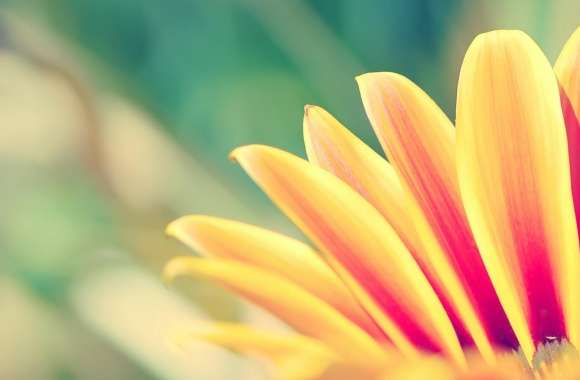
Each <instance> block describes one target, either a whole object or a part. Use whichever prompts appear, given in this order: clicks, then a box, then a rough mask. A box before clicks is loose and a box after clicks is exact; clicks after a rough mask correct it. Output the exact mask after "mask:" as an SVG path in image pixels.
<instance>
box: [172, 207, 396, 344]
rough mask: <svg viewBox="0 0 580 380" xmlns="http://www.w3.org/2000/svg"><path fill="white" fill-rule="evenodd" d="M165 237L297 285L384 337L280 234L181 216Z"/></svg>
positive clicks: (331, 276) (313, 256) (322, 266)
mask: <svg viewBox="0 0 580 380" xmlns="http://www.w3.org/2000/svg"><path fill="white" fill-rule="evenodd" d="M167 233H168V234H169V235H172V236H174V237H176V238H177V239H179V240H181V241H182V242H184V243H185V244H187V245H188V246H190V247H191V248H193V249H194V250H196V251H198V252H199V253H202V254H205V255H209V256H214V257H220V258H225V259H232V260H237V261H241V262H245V263H248V264H252V265H256V266H258V267H260V268H262V269H265V270H268V271H270V272H273V273H276V274H279V275H281V276H282V277H285V278H286V279H288V280H290V281H292V282H294V283H295V284H297V285H300V286H301V287H303V288H304V289H305V290H307V291H308V292H310V293H311V294H313V295H315V296H317V297H319V298H320V299H322V300H323V301H326V302H328V303H329V304H330V305H332V306H334V307H335V308H336V309H337V310H339V311H340V312H341V313H343V314H344V315H345V316H347V317H348V318H349V319H351V320H352V321H353V322H355V323H357V324H358V325H359V326H361V327H363V328H364V329H365V331H367V332H369V333H370V334H371V335H372V336H374V337H375V338H378V339H384V338H385V336H384V334H383V333H382V331H380V330H379V329H378V328H377V326H376V324H375V323H374V322H373V321H372V320H371V319H370V318H369V317H368V315H367V314H366V313H365V312H364V310H362V309H361V307H360V305H359V304H358V303H357V302H356V300H355V299H354V298H353V296H352V295H351V294H350V292H349V291H348V289H347V288H346V287H345V285H344V284H343V283H342V282H341V281H340V279H339V278H338V277H337V276H336V274H335V273H334V272H333V271H332V270H331V269H330V268H329V267H328V265H326V263H324V261H323V260H322V259H321V258H320V257H319V256H318V254H317V253H316V252H315V251H314V250H312V249H311V248H310V247H309V246H307V245H306V244H304V243H301V242H299V241H297V240H294V239H291V238H289V237H286V236H284V235H281V234H277V233H274V232H271V231H268V230H265V229H262V228H258V227H255V226H251V225H248V224H244V223H240V222H235V221H232V220H226V219H220V218H215V217H210V216H203V215H193V216H185V217H182V218H180V219H177V220H176V221H174V222H172V223H171V224H170V225H169V226H168V227H167Z"/></svg>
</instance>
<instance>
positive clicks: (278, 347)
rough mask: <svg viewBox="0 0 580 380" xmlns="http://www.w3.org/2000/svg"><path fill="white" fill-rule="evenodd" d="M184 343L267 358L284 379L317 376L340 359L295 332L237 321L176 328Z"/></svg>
mask: <svg viewBox="0 0 580 380" xmlns="http://www.w3.org/2000/svg"><path fill="white" fill-rule="evenodd" d="M175 337H176V341H177V343H179V344H180V345H183V344H185V343H187V342H188V341H190V340H192V339H201V340H205V341H207V342H211V343H214V344H217V345H220V346H222V347H224V348H228V349H231V350H234V351H237V352H240V353H242V354H244V355H247V356H254V357H257V358H262V359H266V360H267V361H269V362H271V363H272V364H273V365H274V367H275V368H274V375H275V376H276V378H277V379H284V380H309V379H318V378H319V377H320V376H321V375H322V374H323V373H324V372H325V371H326V370H327V368H328V367H330V366H331V365H332V364H333V363H335V362H337V361H339V360H340V359H339V358H338V357H337V356H336V354H335V353H334V352H333V351H332V350H331V349H329V348H328V347H327V346H326V345H325V344H323V343H322V342H319V341H317V340H314V339H311V338H308V337H306V336H303V335H298V334H280V333H274V332H270V331H265V330H258V329H256V328H253V327H250V326H245V325H240V324H236V323H224V322H222V323H212V324H200V325H198V326H195V327H192V328H189V329H187V330H185V329H184V330H183V331H179V332H178V335H176V336H175Z"/></svg>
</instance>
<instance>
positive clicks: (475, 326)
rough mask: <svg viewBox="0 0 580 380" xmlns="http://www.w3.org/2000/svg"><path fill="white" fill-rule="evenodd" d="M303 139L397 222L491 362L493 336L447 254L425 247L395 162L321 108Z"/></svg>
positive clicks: (315, 157) (308, 114)
mask: <svg viewBox="0 0 580 380" xmlns="http://www.w3.org/2000/svg"><path fill="white" fill-rule="evenodd" d="M304 140H305V144H306V151H307V153H308V158H309V160H310V161H311V162H314V163H316V164H317V165H319V166H320V167H322V168H324V169H326V170H328V171H329V172H331V173H333V174H334V175H336V176H337V177H338V178H340V179H342V180H343V181H345V182H346V183H348V184H349V185H350V186H351V187H352V188H353V189H355V190H357V191H358V192H359V193H360V194H361V195H362V196H363V197H365V199H367V200H368V201H369V202H370V203H371V204H372V205H374V206H375V207H376V208H377V210H378V211H379V212H380V213H381V214H382V215H383V216H384V217H385V219H386V220H387V221H388V222H389V224H391V225H392V226H393V229H394V230H395V231H396V232H397V234H398V235H399V236H400V237H401V240H402V241H403V242H404V243H405V245H406V246H407V248H408V249H409V251H410V252H411V254H412V255H413V257H414V258H415V259H416V260H417V262H418V264H419V265H420V267H421V268H422V270H423V271H424V272H425V274H426V275H427V278H428V279H429V282H430V283H431V285H432V286H433V287H434V289H435V291H436V292H437V294H438V295H439V296H440V298H441V299H442V301H443V302H444V305H445V306H446V310H447V313H448V314H449V316H450V318H451V319H452V321H453V322H454V326H455V328H456V330H457V331H458V333H460V334H461V335H465V334H466V333H465V331H464V328H463V326H464V325H465V326H467V329H468V330H469V332H470V335H471V336H473V337H474V340H475V342H476V345H477V346H478V347H479V348H480V351H481V352H482V353H483V355H484V356H485V357H486V358H488V359H489V360H493V356H494V355H493V350H492V348H491V344H490V342H489V339H488V338H487V336H486V333H485V331H484V330H483V327H482V324H481V322H480V321H479V319H478V317H477V315H476V312H475V310H474V309H473V306H472V305H471V302H470V301H469V299H468V296H467V294H466V293H465V291H464V289H463V286H462V284H461V282H460V281H459V279H458V277H457V275H456V274H455V271H454V270H453V268H452V267H451V266H450V265H449V262H448V260H447V258H446V257H445V256H444V255H443V253H442V251H440V250H436V249H434V247H433V246H432V245H427V246H426V247H422V246H421V236H420V235H419V233H418V232H417V227H418V226H417V224H418V223H416V222H414V220H415V221H417V218H413V212H412V211H411V210H410V207H409V206H410V205H409V201H408V198H407V197H406V194H405V193H404V191H403V189H402V187H401V184H400V182H399V179H398V177H397V174H396V173H395V171H394V169H393V168H392V167H391V165H390V164H389V163H388V162H387V161H386V160H384V159H383V158H382V157H380V156H379V155H378V154H377V153H375V152H374V151H373V150H372V149H371V148H369V147H368V146H367V145H366V144H364V143H363V142H362V141H361V140H359V139H358V138H357V137H356V136H354V135H353V134H352V133H351V132H349V131H348V130H347V129H346V128H344V127H343V126H342V125H341V124H340V123H339V122H338V121H337V120H336V119H335V118H334V117H332V115H330V114H329V113H328V112H326V111H325V110H323V109H322V108H320V107H315V106H307V107H306V108H305V115H304ZM413 219H414V220H413ZM441 279H444V280H443V281H442V280H441ZM447 305H452V306H447Z"/></svg>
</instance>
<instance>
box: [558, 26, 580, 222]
mask: <svg viewBox="0 0 580 380" xmlns="http://www.w3.org/2000/svg"><path fill="white" fill-rule="evenodd" d="M554 70H555V72H556V76H557V77H558V82H559V84H560V103H561V105H562V113H563V115H564V123H565V124H566V135H567V138H568V155H569V159H570V177H571V181H572V198H573V200H574V209H575V210H576V225H578V224H580V28H578V29H576V32H574V34H572V37H570V39H569V40H568V42H567V43H566V45H565V46H564V49H562V52H561V53H560V56H559V57H558V60H557V61H556V65H555V66H554Z"/></svg>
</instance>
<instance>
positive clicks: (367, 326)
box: [165, 29, 580, 379]
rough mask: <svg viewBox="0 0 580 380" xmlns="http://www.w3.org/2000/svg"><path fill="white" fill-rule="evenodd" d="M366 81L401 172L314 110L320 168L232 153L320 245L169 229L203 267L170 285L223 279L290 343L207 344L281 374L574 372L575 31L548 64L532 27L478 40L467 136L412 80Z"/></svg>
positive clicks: (172, 269) (466, 103) (579, 35)
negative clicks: (290, 331)
mask: <svg viewBox="0 0 580 380" xmlns="http://www.w3.org/2000/svg"><path fill="white" fill-rule="evenodd" d="M357 82H358V85H359V88H360V91H361V95H362V100H363V104H364V107H365V110H366V113H367V115H368V118H369V120H370V122H371V125H372V127H373V129H374V131H375V133H376V135H377V136H378V138H379V140H380V143H381V145H382V147H383V149H384V151H385V153H386V155H387V157H388V159H389V161H387V160H385V159H383V158H382V157H381V156H380V155H379V154H377V153H375V152H374V151H373V150H372V149H371V148H369V147H368V146H366V145H365V144H364V143H363V142H362V141H361V140H359V139H358V138H357V137H355V136H354V135H353V134H352V133H350V132H349V131H348V130H347V129H346V128H345V127H343V126H342V125H341V124H340V122H339V121H337V120H336V119H335V118H334V117H333V116H332V115H331V114H329V113H328V112H326V111H325V110H323V109H322V108H320V107H316V106H306V107H305V114H304V139H305V145H306V151H307V155H308V161H305V160H303V159H301V158H298V157H296V156H294V155H292V154H290V153H286V152H284V151H281V150H278V149H275V148H271V147H267V146H260V145H250V146H244V147H240V148H237V149H236V150H234V151H233V152H232V154H231V157H232V159H234V160H235V161H237V162H238V163H239V164H240V165H241V166H242V168H243V169H244V170H245V171H246V172H247V173H248V174H249V176H250V177H251V178H252V179H253V180H254V181H255V182H256V183H257V184H258V186H260V187H261V188H262V189H263V190H264V192H265V193H266V194H267V195H268V196H269V197H270V198H271V199H272V200H273V202H274V203H275V204H276V205H277V206H278V207H279V208H280V209H281V210H282V211H283V212H284V213H285V214H286V215H287V216H288V217H289V218H290V219H291V220H292V221H293V222H294V223H295V224H296V226H298V227H299V228H300V229H301V230H302V232H304V234H305V235H306V236H307V237H308V238H309V239H310V241H311V242H312V243H313V246H314V247H316V248H311V247H310V246H308V245H306V244H304V243H302V242H299V241H296V240H294V239H291V238H289V237H286V236H282V235H280V234H277V233H274V232H271V231H267V230H264V229H261V228H258V227H254V226H250V225H247V224H243V223H239V222H234V221H229V220H223V219H218V218H213V217H207V216H188V217H183V218H181V219H178V220H177V221H175V222H173V223H171V224H170V226H169V227H168V233H169V234H170V235H173V236H175V237H177V238H178V239H179V240H181V241H183V242H185V243H186V244H188V245H190V246H191V247H192V248H194V249H195V250H196V251H198V252H200V253H202V254H203V255H204V256H205V257H204V258H193V257H179V258H175V259H173V260H172V261H171V262H169V263H168V265H167V267H166V270H165V274H166V276H167V277H168V278H173V277H175V276H178V275H183V274H190V275H195V276H199V277H203V278H207V279H210V280H214V281H216V282H218V283H221V284H222V285H224V286H225V287H227V288H229V289H231V290H233V291H234V292H236V293H238V294H240V295H242V296H243V297H245V298H247V299H249V300H250V301H252V302H254V303H256V304H258V305H261V306H263V307H264V308H265V309H267V310H269V311H270V312H272V313H273V314H275V315H276V316H278V317H279V318H280V319H282V320H284V321H285V322H286V323H288V324H289V325H290V326H292V327H293V328H294V329H295V330H296V335H291V336H286V335H276V334H273V333H267V332H265V331H257V330H254V329H252V328H250V327H243V326H235V325H224V324H216V325H213V326H210V327H207V326H205V327H203V328H202V327H200V328H199V329H198V330H197V331H196V336H200V337H203V338H205V339H208V340H210V341H213V342H216V343H218V344H221V345H223V346H226V347H229V348H233V349H236V350H239V351H241V352H243V353H247V354H251V355H258V356H260V357H262V358H267V359H269V361H270V362H271V363H272V364H273V366H274V368H276V372H275V373H276V374H277V376H279V377H280V378H284V379H315V378H322V379H340V378H344V379H347V378H369V379H382V378H401V379H403V378H404V379H414V378H417V379H419V378H421V379H422V378H425V377H426V376H430V377H431V378H435V379H452V378H453V379H455V378H463V379H482V378H485V379H520V378H521V379H527V378H534V376H536V377H543V378H558V379H561V378H566V376H571V377H570V378H572V377H573V376H579V375H580V361H578V359H577V354H576V350H575V349H574V346H576V347H578V346H579V345H580V251H579V245H578V244H579V243H578V223H577V215H580V212H575V205H576V207H580V126H579V124H578V119H579V117H580V95H579V94H580V29H578V30H577V31H576V32H575V33H574V34H573V36H572V37H571V39H570V40H569V42H568V43H567V44H566V46H565V47H564V49H563V51H562V53H561V55H560V57H559V59H558V61H557V63H556V65H555V68H554V69H553V68H552V66H551V65H550V64H549V62H548V60H547V59H546V58H545V56H544V54H543V53H542V51H541V50H540V49H539V47H538V46H537V45H536V44H535V43H534V42H533V41H532V40H531V39H530V37H528V36H527V35H526V34H524V33H522V32H519V31H505V30H501V31H493V32H489V33H485V34H482V35H480V36H478V37H477V38H476V39H475V40H474V41H473V43H472V44H471V46H470V47H469V49H468V51H467V54H466V56H465V59H464V62H463V66H462V68H461V74H460V78H459V86H458V94H457V110H456V111H457V118H456V123H455V127H454V126H453V123H452V122H451V121H450V120H449V119H448V118H447V116H446V115H445V114H444V113H443V112H442V111H441V110H440V109H439V108H438V106H437V105H436V104H435V102H433V100H431V99H430V98H429V97H428V95H427V94H425V93H424V92H423V91H422V90H421V89H420V88H419V87H418V86H417V85H415V84H414V83H413V82H412V81H410V80H409V79H407V78H405V77H403V76H401V75H398V74H394V73H369V74H364V75H361V76H359V77H357ZM516 352H519V353H516ZM397 376H399V377H397Z"/></svg>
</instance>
